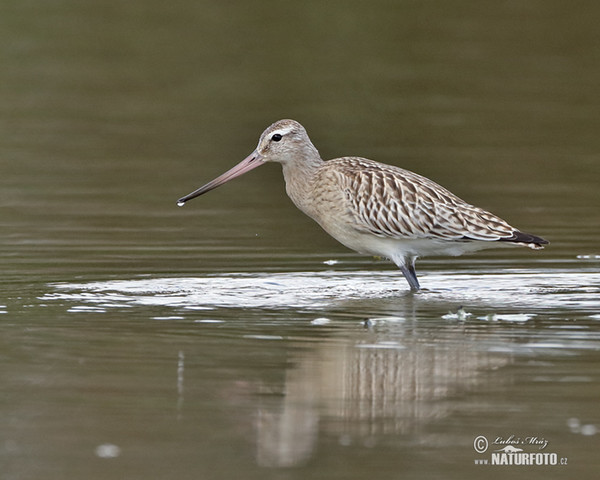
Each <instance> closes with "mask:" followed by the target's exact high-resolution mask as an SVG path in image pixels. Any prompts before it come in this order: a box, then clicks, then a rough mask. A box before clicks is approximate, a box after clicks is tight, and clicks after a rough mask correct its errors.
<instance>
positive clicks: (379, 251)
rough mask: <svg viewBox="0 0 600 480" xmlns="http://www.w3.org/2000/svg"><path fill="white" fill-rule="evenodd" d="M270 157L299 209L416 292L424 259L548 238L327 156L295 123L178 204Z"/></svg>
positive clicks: (272, 131) (436, 190)
mask: <svg viewBox="0 0 600 480" xmlns="http://www.w3.org/2000/svg"><path fill="white" fill-rule="evenodd" d="M267 162H277V163H281V165H282V167H283V177H284V179H285V187H286V191H287V194H288V196H289V197H290V198H291V200H292V202H294V204H295V205H296V206H297V207H298V208H299V209H300V210H302V211H303V212H304V213H305V214H306V215H308V216H309V217H311V218H312V219H313V220H315V221H316V222H317V223H318V224H319V225H321V227H322V228H323V229H324V230H325V231H326V232H327V233H329V234H330V235H331V236H332V237H333V238H335V239H336V240H338V241H339V242H340V243H342V244H344V245H345V246H346V247H348V248H350V249H352V250H355V251H357V252H359V253H364V254H369V255H375V256H382V257H386V258H389V259H390V260H391V261H392V262H394V263H395V264H396V265H397V266H398V267H399V268H400V270H401V271H402V273H403V274H404V277H405V278H406V280H407V281H408V284H409V285H410V288H411V289H412V290H414V291H417V290H419V289H420V286H419V281H418V280H417V274H416V272H415V260H416V259H417V258H419V257H424V256H427V255H461V254H463V253H466V252H473V251H476V250H480V249H483V248H489V247H494V246H496V247H497V246H502V245H523V246H527V247H530V248H533V249H540V248H544V247H543V245H546V244H547V243H548V242H547V241H546V240H544V239H543V238H540V237H537V236H535V235H531V234H529V233H523V232H521V231H519V230H517V229H516V228H514V227H511V226H510V225H509V224H508V223H506V222H505V221H504V220H502V219H501V218H499V217H497V216H496V215H494V214H492V213H490V212H487V211H485V210H483V209H481V208H478V207H475V206H473V205H470V204H468V203H467V202H465V201H464V200H462V199H460V198H458V197H457V196H456V195H454V194H453V193H451V192H449V191H448V190H446V189H445V188H444V187H442V186H440V185H438V184H437V183H435V182H433V181H432V180H429V179H428V178H425V177H423V176H421V175H418V174H416V173H413V172H410V171H408V170H404V169H402V168H399V167H395V166H392V165H385V164H383V163H378V162H374V161H373V160H367V159H366V158H360V157H341V158H336V159H333V160H328V161H324V160H323V159H322V158H321V156H320V155H319V152H318V151H317V149H316V148H315V146H314V145H313V144H312V142H311V141H310V139H309V138H308V134H307V133H306V130H305V129H304V127H303V126H302V125H300V124H299V123H298V122H296V121H294V120H279V121H278V122H275V123H274V124H273V125H271V126H270V127H269V128H267V129H266V130H265V131H264V132H263V134H262V135H261V136H260V140H259V141H258V146H257V147H256V150H254V151H253V152H252V153H251V154H250V155H249V156H248V157H246V158H245V159H244V160H242V161H241V162H240V163H239V164H238V165H236V166H235V167H233V168H232V169H231V170H228V171H227V172H225V173H224V174H222V175H221V176H219V177H217V178H215V179H214V180H213V181H211V182H209V183H207V184H206V185H204V186H203V187H200V188H199V189H198V190H195V191H194V192H192V193H190V194H189V195H186V196H185V197H182V198H180V199H179V201H178V202H177V204H178V205H179V206H183V205H184V204H185V202H187V201H188V200H191V199H192V198H195V197H197V196H199V195H202V194H203V193H206V192H208V191H210V190H212V189H214V188H217V187H218V186H219V185H222V184H224V183H225V182H228V181H229V180H231V179H233V178H235V177H238V176H240V175H242V174H244V173H246V172H248V171H250V170H252V169H253V168H256V167H259V166H261V165H264V164H265V163H267Z"/></svg>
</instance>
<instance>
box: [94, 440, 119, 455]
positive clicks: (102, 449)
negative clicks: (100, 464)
mask: <svg viewBox="0 0 600 480" xmlns="http://www.w3.org/2000/svg"><path fill="white" fill-rule="evenodd" d="M119 455H121V449H120V448H119V447H118V446H117V445H113V444H111V443H105V444H103V445H98V446H97V447H96V456H98V457H100V458H115V457H118V456H119Z"/></svg>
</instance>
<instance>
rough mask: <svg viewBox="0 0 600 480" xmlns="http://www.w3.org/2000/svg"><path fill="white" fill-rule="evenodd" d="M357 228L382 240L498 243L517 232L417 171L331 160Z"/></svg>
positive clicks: (349, 159) (364, 161) (360, 160)
mask: <svg viewBox="0 0 600 480" xmlns="http://www.w3.org/2000/svg"><path fill="white" fill-rule="evenodd" d="M326 164H331V168H332V169H333V170H330V171H335V174H336V177H337V181H338V183H339V186H340V187H341V188H342V189H343V190H344V193H345V198H346V204H347V209H348V210H349V212H350V214H351V215H352V216H353V218H354V219H355V224H356V227H357V229H359V230H363V231H365V232H370V233H372V234H374V235H377V236H381V237H393V238H411V239H416V238H432V239H443V240H487V241H493V240H500V239H505V238H510V237H511V236H513V234H514V232H516V231H517V230H516V229H515V228H513V227H511V226H510V225H509V224H508V223H506V222H505V221H504V220H502V219H501V218H499V217H497V216H496V215H494V214H492V213H490V212H487V211H485V210H483V209H481V208H478V207H475V206H473V205H470V204H468V203H466V202H465V201H464V200H461V199H460V198H459V197H457V196H456V195H454V194H453V193H451V192H449V191H448V190H446V189H445V188H444V187H442V186H440V185H438V184H437V183H435V182H433V181H431V180H429V179H428V178H425V177H423V176H421V175H418V174H416V173H413V172H410V171H408V170H404V169H401V168H398V167H393V166H390V165H384V164H381V163H377V162H374V161H371V160H367V159H363V158H358V157H344V158H339V159H336V160H330V161H329V162H326Z"/></svg>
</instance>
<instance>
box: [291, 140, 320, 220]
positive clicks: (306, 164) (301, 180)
mask: <svg viewBox="0 0 600 480" xmlns="http://www.w3.org/2000/svg"><path fill="white" fill-rule="evenodd" d="M313 148H314V147H313ZM304 153H305V155H304V156H303V157H302V158H296V159H295V160H294V161H290V162H285V163H282V167H283V178H284V179H285V190H286V192H287V194H288V196H289V197H290V198H291V199H292V201H293V202H294V204H295V205H296V206H297V207H298V208H299V209H300V210H302V211H303V212H304V213H307V214H308V215H310V212H309V209H310V199H311V198H312V189H313V184H314V181H315V176H316V173H317V171H318V170H319V167H321V166H322V165H323V163H324V162H323V159H321V156H320V155H319V152H318V151H317V150H316V149H314V151H306V152H304Z"/></svg>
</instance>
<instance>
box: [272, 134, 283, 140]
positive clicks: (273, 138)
mask: <svg viewBox="0 0 600 480" xmlns="http://www.w3.org/2000/svg"><path fill="white" fill-rule="evenodd" d="M271 140H273V141H274V142H278V141H279V140H281V134H279V133H276V134H275V135H273V136H272V137H271Z"/></svg>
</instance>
